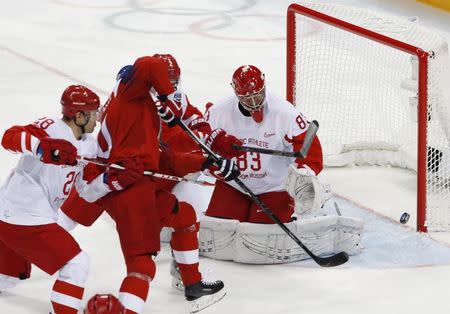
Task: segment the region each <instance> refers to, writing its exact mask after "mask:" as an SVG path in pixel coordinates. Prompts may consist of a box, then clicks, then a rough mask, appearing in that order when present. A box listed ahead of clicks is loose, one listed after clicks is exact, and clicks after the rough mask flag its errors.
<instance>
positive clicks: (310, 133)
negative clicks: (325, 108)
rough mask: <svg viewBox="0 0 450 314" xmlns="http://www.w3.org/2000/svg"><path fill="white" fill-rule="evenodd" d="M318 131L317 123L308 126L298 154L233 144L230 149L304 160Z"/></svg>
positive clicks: (314, 121) (313, 122)
mask: <svg viewBox="0 0 450 314" xmlns="http://www.w3.org/2000/svg"><path fill="white" fill-rule="evenodd" d="M318 129H319V122H317V121H316V120H313V121H312V122H311V123H310V124H309V127H308V129H307V130H306V136H305V140H304V142H303V146H302V148H301V149H300V150H299V151H298V152H286V151H282V150H274V149H266V148H260V147H252V146H239V145H235V144H233V146H232V147H233V149H234V150H241V151H245V152H255V153H260V154H266V155H273V156H281V157H294V158H306V155H307V154H308V151H309V148H310V147H311V144H312V141H313V139H314V137H315V136H316V133H317V130H318Z"/></svg>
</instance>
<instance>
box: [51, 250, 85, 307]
mask: <svg viewBox="0 0 450 314" xmlns="http://www.w3.org/2000/svg"><path fill="white" fill-rule="evenodd" d="M88 272H89V257H88V255H87V254H86V253H84V252H80V253H79V254H78V255H77V256H75V257H74V258H73V259H71V260H70V261H69V262H68V263H67V264H66V265H65V266H64V267H63V268H61V270H60V271H59V275H58V279H57V280H56V282H55V284H54V285H53V290H52V294H51V302H52V307H53V312H54V314H76V313H78V310H79V309H80V308H81V300H82V299H83V292H84V284H85V282H86V280H87V276H88Z"/></svg>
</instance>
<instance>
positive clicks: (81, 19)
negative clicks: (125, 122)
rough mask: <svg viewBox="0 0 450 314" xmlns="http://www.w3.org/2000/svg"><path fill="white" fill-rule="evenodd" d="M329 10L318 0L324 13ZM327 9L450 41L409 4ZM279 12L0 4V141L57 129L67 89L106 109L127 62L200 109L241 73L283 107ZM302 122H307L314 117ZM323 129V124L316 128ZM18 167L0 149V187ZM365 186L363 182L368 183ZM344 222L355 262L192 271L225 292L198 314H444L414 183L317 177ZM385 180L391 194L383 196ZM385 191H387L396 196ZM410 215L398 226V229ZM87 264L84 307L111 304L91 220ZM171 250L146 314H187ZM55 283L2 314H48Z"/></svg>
mask: <svg viewBox="0 0 450 314" xmlns="http://www.w3.org/2000/svg"><path fill="white" fill-rule="evenodd" d="M323 2H326V1H323ZM332 2H333V3H342V4H351V5H355V6H360V7H365V8H370V9H375V10H381V11H385V12H390V13H394V14H399V15H404V16H417V17H419V23H422V24H423V25H425V26H428V27H431V28H434V29H436V30H437V31H438V32H440V33H441V34H442V35H444V36H446V38H447V39H448V40H450V13H448V12H445V11H443V10H439V9H437V8H433V7H431V6H426V5H424V4H421V3H418V2H416V1H413V0H359V1H358V0H334V1H332ZM291 3H292V1H287V0H276V1H275V0H195V1H187V0H141V1H139V0H128V1H127V0H41V1H36V0H34V1H30V0H14V1H8V0H1V1H0V28H1V31H0V67H1V70H2V73H3V74H2V75H1V77H0V106H1V114H0V131H1V133H2V134H3V132H4V130H5V129H6V128H8V127H10V126H12V125H14V124H27V123H30V122H33V121H34V120H35V119H36V118H39V117H42V116H46V115H47V116H48V115H50V116H59V112H60V105H59V98H60V95H61V93H62V91H63V89H64V88H65V87H66V86H67V85H70V84H77V83H80V84H86V85H87V86H89V87H91V88H93V89H94V90H95V91H97V92H98V93H99V95H100V97H101V100H102V102H104V101H105V100H106V98H107V96H108V94H109V91H110V90H111V88H112V86H113V84H114V81H115V76H116V73H117V71H118V70H119V69H120V68H121V67H122V66H123V65H126V64H130V63H132V62H133V61H134V60H135V59H136V58H137V57H139V56H143V55H153V54H154V53H171V54H173V55H174V56H175V57H176V58H177V60H178V63H179V64H180V66H181V70H182V82H181V84H182V88H183V90H184V91H185V92H186V93H187V94H188V95H189V98H190V100H191V102H192V103H193V104H195V105H197V106H198V107H200V108H204V104H205V103H206V102H208V101H213V102H214V101H215V100H218V99H220V98H222V97H223V96H226V95H228V94H229V93H232V89H231V88H230V85H229V82H230V79H231V75H232V73H233V71H234V70H235V69H236V68H237V67H238V66H240V65H242V64H254V65H256V66H258V67H260V68H261V69H262V70H263V71H264V72H265V74H266V78H267V88H268V89H270V90H272V91H273V92H276V93H278V94H280V95H283V96H284V95H285V90H286V88H285V76H286V74H285V73H286V64H285V62H286V61H285V59H286V48H285V38H286V10H287V7H288V6H289V4H291ZM311 118H313V117H311ZM319 122H320V121H319ZM17 159H18V156H16V155H13V154H11V153H9V152H7V151H5V150H3V149H2V150H0V160H1V163H0V179H1V180H2V181H3V180H4V179H5V178H6V176H7V175H8V173H9V171H10V170H11V169H12V168H13V167H14V165H15V163H16V162H17ZM368 174H370V178H371V179H367V178H369V176H368ZM323 177H324V179H327V180H328V181H329V182H330V183H331V184H332V187H333V188H334V190H335V192H336V193H338V194H340V195H343V196H345V199H350V200H351V201H347V200H345V199H343V198H335V199H333V200H331V201H329V202H328V203H327V205H326V209H327V210H328V211H329V212H330V213H333V214H334V201H336V203H337V204H338V206H339V208H340V210H341V212H342V214H343V215H349V216H355V217H360V218H363V219H364V220H365V223H366V225H365V234H364V237H363V246H364V250H363V252H362V254H361V255H359V256H354V257H350V261H349V262H348V263H346V264H345V265H342V266H339V267H335V268H320V267H319V266H317V265H316V264H314V263H313V262H312V261H310V260H308V261H303V262H298V263H293V264H285V265H268V266H252V265H242V264H237V263H232V262H222V261H215V260H211V259H206V258H201V260H200V263H201V269H202V270H203V271H204V273H205V275H206V276H208V277H209V278H212V279H216V278H217V279H221V280H223V281H224V282H225V285H226V289H227V296H226V297H225V298H224V299H223V300H222V301H221V302H219V303H217V304H215V305H213V306H211V307H210V308H207V309H205V310H203V311H202V312H201V313H205V314H207V313H216V314H221V313H223V314H225V313H240V314H241V313H242V314H244V313H246V314H253V313H255V314H256V313H258V314H275V313H285V314H290V313H308V314H327V313H333V314H335V313H364V314H380V313H388V314H402V313H405V314H414V313H421V314H422V313H446V312H448V311H449V310H450V301H449V299H447V297H448V294H449V293H448V284H449V281H450V237H449V234H446V233H439V234H430V235H426V234H425V235H424V234H418V233H416V232H415V231H414V224H415V197H416V196H415V193H416V183H415V175H414V174H413V173H411V172H408V171H406V170H400V169H393V168H387V169H381V170H380V169H375V168H365V169H349V168H342V169H336V170H331V171H330V170H325V171H324V173H323ZM386 178H389V180H388V181H389V182H390V183H389V185H388V184H386V181H387V180H386ZM394 185H395V186H394ZM189 188H190V189H191V192H190V193H189V194H188V195H184V196H183V197H184V198H186V199H188V200H190V201H191V202H192V203H194V204H195V205H196V206H197V207H198V208H199V209H200V210H201V209H202V208H203V209H204V208H205V207H206V205H207V202H208V197H209V194H210V193H211V188H206V187H199V186H193V185H191V186H190V187H189ZM403 212H409V213H410V214H411V219H410V221H409V223H408V224H407V225H401V224H399V223H398V219H399V217H400V215H401V213H403ZM74 236H75V238H76V239H77V240H78V241H79V243H80V244H81V247H82V248H83V249H84V250H85V251H86V252H88V253H89V255H90V256H91V262H92V264H91V272H90V276H89V279H88V282H87V285H86V292H85V301H86V300H87V299H88V298H89V297H91V296H92V295H93V294H95V293H113V294H116V295H117V290H118V288H119V285H120V282H121V280H122V278H123V276H124V274H125V268H124V263H123V259H122V256H121V252H120V247H119V242H118V238H117V236H116V232H115V229H114V224H113V222H112V220H110V219H109V217H107V216H102V217H101V219H100V220H99V221H97V222H96V224H95V225H94V226H93V227H91V228H84V227H78V228H77V229H76V230H75V232H74ZM169 263H170V250H169V248H168V247H167V246H165V247H163V249H162V252H161V253H160V255H159V256H158V257H157V267H158V269H157V275H156V278H155V280H154V281H153V282H152V285H151V289H150V294H149V299H148V302H147V305H146V307H145V313H187V311H188V310H187V304H186V301H184V296H183V294H182V293H181V292H179V291H176V290H174V289H173V288H172V287H171V285H170V281H171V277H170V275H169ZM53 281H54V278H51V277H49V276H48V275H47V274H45V273H43V272H42V271H40V270H39V269H37V268H33V271H32V277H31V279H29V280H27V281H24V282H22V283H21V284H20V285H19V286H18V287H16V288H14V289H12V290H8V291H3V292H2V293H1V294H0V314H31V313H33V314H34V313H45V314H46V313H48V311H49V295H50V290H51V287H52V284H53Z"/></svg>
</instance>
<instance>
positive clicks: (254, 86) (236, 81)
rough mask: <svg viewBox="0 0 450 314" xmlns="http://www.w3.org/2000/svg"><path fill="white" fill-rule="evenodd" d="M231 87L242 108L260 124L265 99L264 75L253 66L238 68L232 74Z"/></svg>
mask: <svg viewBox="0 0 450 314" xmlns="http://www.w3.org/2000/svg"><path fill="white" fill-rule="evenodd" d="M231 86H232V87H233V89H234V93H235V94H236V96H237V98H238V99H239V103H240V104H241V105H242V107H244V109H245V110H247V111H248V112H249V113H250V115H251V116H252V118H253V120H255V122H257V123H260V122H261V121H262V119H263V110H264V99H265V98H266V80H265V76H264V73H262V72H261V71H260V70H259V69H258V68H257V67H255V66H253V65H243V66H240V67H239V68H238V69H237V70H236V71H234V73H233V78H232V80H231Z"/></svg>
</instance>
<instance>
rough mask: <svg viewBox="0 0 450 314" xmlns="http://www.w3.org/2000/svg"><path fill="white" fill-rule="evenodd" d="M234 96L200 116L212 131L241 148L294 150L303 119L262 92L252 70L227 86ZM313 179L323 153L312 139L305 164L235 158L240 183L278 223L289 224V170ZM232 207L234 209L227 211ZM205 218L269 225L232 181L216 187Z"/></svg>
mask: <svg viewBox="0 0 450 314" xmlns="http://www.w3.org/2000/svg"><path fill="white" fill-rule="evenodd" d="M231 85H232V87H233V89H234V92H235V95H232V96H230V97H228V98H226V99H224V100H223V101H221V102H219V103H217V104H215V105H213V106H211V107H210V108H209V109H208V111H207V112H206V114H205V116H206V119H207V120H208V122H209V123H210V125H211V126H212V127H215V128H221V129H223V130H225V131H226V132H227V133H231V134H234V135H235V136H237V137H238V138H239V139H240V140H241V141H242V142H243V143H244V145H246V146H251V147H260V148H266V149H273V150H280V151H291V152H292V151H293V150H294V151H298V150H299V149H300V148H301V147H302V144H303V140H304V137H305V134H306V129H307V128H308V125H309V122H308V120H307V119H306V118H305V117H304V116H303V115H302V114H301V113H300V112H299V111H298V110H297V109H296V108H295V107H294V106H292V104H290V103H289V102H287V101H285V100H283V99H281V98H280V97H278V96H276V95H274V94H272V93H269V92H266V86H265V78H264V74H263V73H262V72H261V71H260V70H259V69H258V68H256V67H255V66H251V65H245V66H241V67H239V68H238V69H237V70H236V71H235V72H234V74H233V80H232V83H231ZM294 162H295V166H296V168H298V169H301V172H303V173H305V174H309V175H313V176H316V175H318V174H319V173H320V171H322V168H323V164H322V148H321V145H320V142H319V140H318V138H317V137H316V138H315V139H314V141H313V143H312V145H311V148H310V150H309V153H308V156H307V158H305V159H301V158H297V159H296V160H294V158H281V157H279V156H273V155H267V154H260V153H256V152H247V153H245V154H243V155H241V156H239V157H238V158H237V165H238V167H239V170H240V171H241V175H240V177H239V178H240V179H241V180H242V182H244V183H245V185H247V186H248V187H249V188H250V189H251V190H252V191H253V192H254V193H255V194H256V195H259V197H260V198H261V199H262V200H263V201H264V202H266V203H267V205H268V206H269V207H270V208H271V209H272V210H273V211H274V212H275V214H276V215H277V216H278V217H279V218H280V219H281V220H282V221H283V222H289V221H290V220H291V216H292V214H293V212H294V202H293V200H292V198H291V197H290V196H289V195H288V193H287V192H286V191H285V190H284V181H285V179H286V177H287V175H288V169H289V165H290V164H292V163H294ZM231 204H233V206H230V205H231ZM206 215H207V216H213V217H222V218H231V219H237V220H239V221H241V222H257V223H272V220H270V218H269V217H268V216H267V215H266V214H264V213H263V212H261V211H259V208H258V207H257V206H256V204H253V202H252V201H251V199H249V198H248V197H247V196H246V195H245V194H243V193H242V191H241V190H240V189H239V187H238V186H237V184H235V183H234V182H232V181H231V182H227V183H223V182H217V183H216V188H215V189H214V193H213V195H212V198H211V201H210V204H209V207H208V210H207V212H206Z"/></svg>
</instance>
